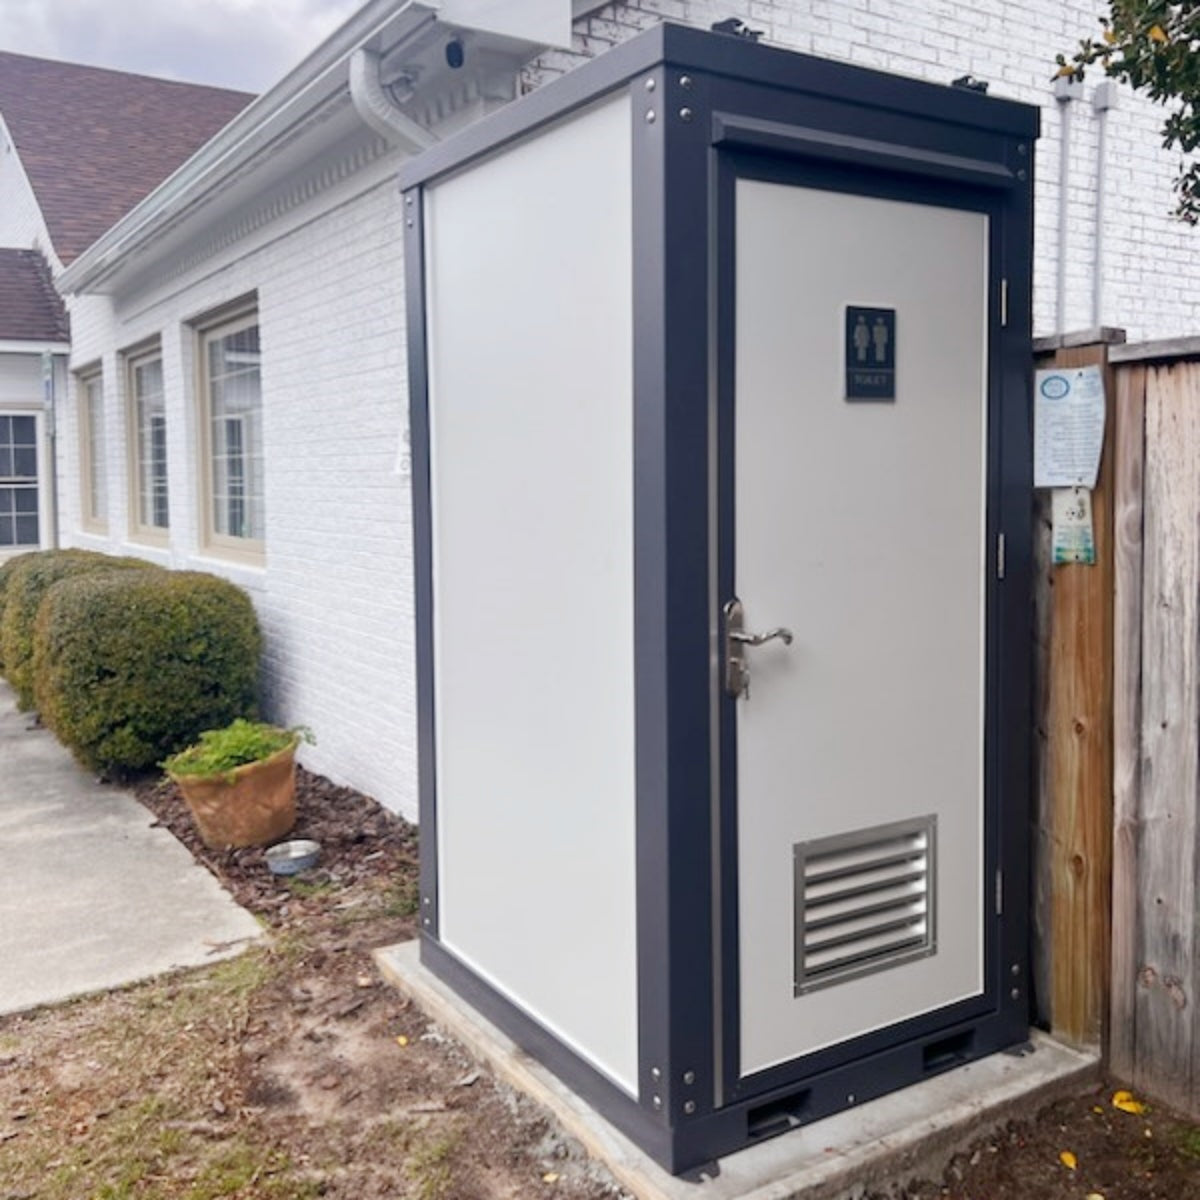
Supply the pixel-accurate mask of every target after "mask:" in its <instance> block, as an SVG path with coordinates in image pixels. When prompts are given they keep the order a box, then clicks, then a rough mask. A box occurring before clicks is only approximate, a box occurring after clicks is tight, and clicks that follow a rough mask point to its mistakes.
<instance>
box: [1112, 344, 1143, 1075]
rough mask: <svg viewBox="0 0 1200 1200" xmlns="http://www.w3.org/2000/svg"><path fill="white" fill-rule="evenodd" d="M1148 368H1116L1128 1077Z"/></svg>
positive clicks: (1117, 919)
mask: <svg viewBox="0 0 1200 1200" xmlns="http://www.w3.org/2000/svg"><path fill="white" fill-rule="evenodd" d="M1145 422H1146V370H1145V368H1144V367H1140V366H1138V367H1131V368H1129V369H1127V370H1122V371H1119V372H1118V373H1117V412H1116V430H1115V438H1114V450H1115V463H1114V466H1115V480H1114V496H1113V529H1114V542H1113V557H1114V576H1115V578H1114V583H1115V593H1116V594H1115V610H1114V612H1113V877H1112V879H1113V884H1112V887H1113V892H1112V991H1111V996H1112V1000H1111V1005H1110V1011H1109V1041H1108V1052H1109V1065H1110V1067H1111V1069H1112V1070H1113V1072H1114V1073H1116V1074H1117V1075H1120V1076H1121V1077H1122V1078H1125V1079H1132V1078H1133V1074H1134V1070H1133V1064H1134V1040H1133V1014H1134V1000H1135V993H1136V987H1137V972H1138V962H1137V938H1136V927H1137V911H1138V905H1139V899H1138V878H1137V821H1138V810H1139V789H1138V782H1139V776H1140V760H1141V745H1142V729H1141V720H1142V715H1141V692H1142V480H1143V463H1144V458H1145V447H1146V439H1145Z"/></svg>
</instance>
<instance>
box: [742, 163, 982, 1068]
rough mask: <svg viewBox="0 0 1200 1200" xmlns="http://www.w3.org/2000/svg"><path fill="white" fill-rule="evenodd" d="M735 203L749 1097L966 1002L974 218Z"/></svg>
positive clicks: (976, 611) (977, 477)
mask: <svg viewBox="0 0 1200 1200" xmlns="http://www.w3.org/2000/svg"><path fill="white" fill-rule="evenodd" d="M734 202H735V217H734V219H733V225H732V227H733V230H734V237H735V261H736V268H735V288H736V294H735V306H736V317H735V331H736V332H735V339H734V340H735V366H734V373H733V380H734V384H733V387H734V401H733V403H734V417H733V437H734V443H735V449H734V451H733V485H732V486H733V519H732V525H733V528H732V533H733V547H734V551H733V578H734V592H735V597H729V598H727V599H730V600H732V599H734V598H736V600H737V601H740V604H741V609H740V611H739V610H738V609H737V608H730V609H728V619H727V621H726V624H725V626H724V627H725V632H726V637H727V638H729V637H730V635H732V640H729V641H727V642H726V649H727V652H728V653H729V655H730V656H731V657H733V658H734V660H735V663H734V666H733V668H731V673H730V672H727V673H726V677H725V678H724V679H723V686H724V688H725V691H726V698H725V700H724V703H726V704H731V705H733V706H734V713H735V716H734V717H733V727H734V729H735V736H736V763H737V766H736V797H737V798H736V812H737V822H736V828H737V878H738V886H737V921H736V929H737V949H736V961H737V971H736V973H737V988H738V1009H739V1022H738V1025H739V1044H740V1074H741V1077H742V1078H745V1077H747V1076H750V1075H752V1074H754V1073H755V1072H759V1071H763V1070H766V1069H768V1068H771V1067H773V1066H776V1065H778V1064H782V1063H786V1062H788V1061H791V1060H794V1059H796V1058H798V1057H801V1056H803V1055H806V1054H809V1053H812V1052H815V1051H818V1050H821V1049H823V1048H826V1047H830V1046H833V1045H835V1044H840V1043H845V1042H847V1041H849V1040H852V1039H855V1038H858V1037H860V1036H862V1035H865V1034H868V1033H871V1032H874V1031H876V1030H879V1029H883V1028H886V1027H888V1026H890V1025H894V1024H896V1023H898V1022H902V1021H905V1020H907V1019H909V1018H914V1017H918V1016H921V1015H923V1014H928V1013H931V1012H933V1011H934V1010H938V1009H941V1008H944V1007H946V1006H948V1005H951V1004H954V1003H956V1002H958V1001H962V1000H966V999H970V998H972V997H976V996H979V995H980V994H981V993H982V991H983V988H984V892H985V888H984V757H983V756H984V702H985V579H984V569H985V558H986V557H987V556H986V554H985V544H984V543H985V504H986V497H985V492H986V475H987V449H986V436H987V373H988V362H987V347H988V333H987V320H988V305H987V294H988V217H987V215H986V214H985V213H983V212H979V211H970V210H963V209H954V208H946V207H937V206H935V205H932V204H927V203H915V202H906V201H904V202H902V201H900V200H896V199H884V198H879V197H874V196H869V195H859V194H851V193H848V192H842V191H832V190H829V191H826V190H820V189H818V188H813V187H806V186H796V185H794V184H791V183H784V182H769V181H766V180H764V179H756V178H739V179H738V180H737V181H736V185H735V193H734ZM739 623H740V627H739ZM785 631H786V632H785ZM773 632H774V636H770V637H769V639H768V640H765V641H762V642H761V644H757V645H756V644H753V642H752V641H747V640H744V639H746V638H753V637H755V636H760V637H761V636H763V635H771V634H772V633H773ZM739 633H740V634H741V635H742V636H741V637H740V638H739ZM788 635H790V644H789V640H788ZM739 672H744V673H748V692H743V693H742V694H740V695H739V696H738V698H736V699H733V698H732V696H731V695H730V693H732V692H736V691H738V690H739V689H740V688H741V685H742V684H743V683H745V682H746V680H745V679H744V678H742V677H741V675H740V674H739Z"/></svg>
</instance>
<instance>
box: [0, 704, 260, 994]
mask: <svg viewBox="0 0 1200 1200" xmlns="http://www.w3.org/2000/svg"><path fill="white" fill-rule="evenodd" d="M30 724H31V720H30V718H29V716H28V714H25V713H19V712H17V710H16V703H15V700H14V698H13V693H12V691H11V689H10V688H9V687H8V685H7V684H5V683H3V682H0V1013H7V1012H16V1011H19V1010H21V1009H26V1008H33V1007H35V1006H37V1005H40V1004H50V1003H53V1002H55V1001H59V1000H65V999H67V998H68V997H70V996H77V995H81V994H83V993H86V992H95V991H101V990H103V989H105V988H110V987H116V986H120V985H122V984H127V983H133V982H136V981H137V980H139V979H147V978H149V977H150V976H153V975H157V974H159V973H160V972H162V971H168V970H171V969H172V968H174V967H187V966H195V965H198V964H200V963H210V962H213V961H215V960H216V959H218V958H227V957H229V956H230V955H233V954H237V953H238V952H240V951H241V950H243V949H244V948H245V947H246V945H247V944H248V943H249V942H250V941H252V940H255V939H257V938H259V937H261V936H262V930H261V928H260V927H259V925H258V922H257V921H255V920H254V918H253V917H252V916H251V915H250V914H249V913H248V912H246V911H245V910H244V909H242V908H239V907H238V905H236V904H235V903H234V902H233V900H232V899H231V898H230V897H229V895H228V894H227V893H226V892H225V891H224V890H223V889H222V888H221V886H220V885H219V884H218V883H217V881H216V880H215V879H214V878H213V877H212V876H211V875H210V874H209V873H208V872H207V871H206V870H205V869H204V868H203V867H201V866H198V865H197V864H196V863H195V861H194V860H193V858H192V856H191V855H190V854H189V853H188V852H187V850H185V849H184V848H183V846H182V845H180V844H179V842H177V841H176V840H175V839H174V838H173V837H172V836H171V835H170V834H169V833H168V832H167V831H166V830H165V829H152V828H151V822H152V820H153V817H152V816H151V814H150V813H149V812H148V811H147V810H146V809H145V808H143V807H142V806H141V805H140V804H139V803H138V802H137V801H136V800H135V799H134V798H133V797H132V796H131V795H129V794H128V793H127V792H124V791H121V790H120V789H118V788H115V787H111V786H109V785H106V784H100V783H97V782H96V781H95V780H94V779H93V778H92V777H91V776H90V775H88V774H87V773H86V772H84V771H83V770H82V769H81V768H80V767H78V766H77V765H76V763H75V761H74V760H73V759H72V758H71V755H70V754H69V753H68V752H67V751H66V750H64V749H63V748H62V746H60V745H59V744H58V742H57V741H56V740H55V739H54V737H53V736H52V735H51V734H49V733H47V732H46V731H45V730H44V729H30V728H29V726H30Z"/></svg>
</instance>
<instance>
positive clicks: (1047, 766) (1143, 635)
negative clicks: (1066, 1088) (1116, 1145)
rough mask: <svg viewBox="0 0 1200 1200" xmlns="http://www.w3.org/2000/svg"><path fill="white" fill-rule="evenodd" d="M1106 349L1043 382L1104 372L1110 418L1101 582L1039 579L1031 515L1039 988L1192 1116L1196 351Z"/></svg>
mask: <svg viewBox="0 0 1200 1200" xmlns="http://www.w3.org/2000/svg"><path fill="white" fill-rule="evenodd" d="M1113 342H1114V339H1112V338H1111V337H1110V338H1106V339H1104V342H1103V343H1102V344H1095V345H1090V346H1082V347H1078V346H1077V347H1072V346H1063V345H1060V346H1057V347H1054V348H1052V349H1051V352H1050V353H1049V355H1048V356H1047V357H1046V358H1045V359H1044V360H1043V363H1042V364H1040V365H1049V363H1054V364H1055V365H1059V366H1074V365H1082V364H1083V363H1086V362H1100V363H1104V364H1106V373H1107V382H1108V398H1109V420H1108V426H1107V435H1106V439H1105V450H1104V465H1103V468H1102V472H1101V479H1100V483H1099V487H1098V488H1097V491H1096V494H1095V497H1094V505H1093V507H1094V511H1095V521H1096V545H1097V564H1096V566H1095V567H1084V566H1050V565H1049V562H1048V554H1047V553H1046V549H1045V547H1046V545H1047V541H1048V528H1047V522H1046V519H1045V510H1044V509H1043V508H1041V507H1039V510H1038V544H1039V545H1040V546H1041V547H1042V551H1041V555H1040V562H1039V571H1038V577H1039V584H1038V589H1037V596H1036V601H1035V602H1036V605H1037V629H1038V673H1037V675H1038V681H1039V685H1038V696H1037V713H1036V715H1035V720H1036V723H1037V732H1038V739H1037V745H1038V747H1039V761H1038V777H1037V803H1036V805H1035V810H1036V819H1035V826H1036V827H1035V831H1034V855H1035V878H1036V879H1037V881H1038V883H1037V889H1036V892H1035V896H1034V913H1035V930H1034V945H1035V973H1034V978H1035V989H1036V993H1037V996H1038V1009H1039V1013H1040V1015H1041V1017H1042V1018H1043V1020H1045V1021H1046V1022H1047V1023H1048V1024H1049V1025H1050V1027H1051V1028H1052V1030H1053V1031H1054V1032H1056V1033H1058V1034H1059V1035H1060V1036H1062V1037H1064V1038H1066V1039H1067V1040H1070V1041H1075V1042H1092V1043H1095V1042H1101V1043H1102V1044H1103V1045H1104V1048H1105V1050H1106V1052H1107V1057H1108V1062H1109V1066H1110V1068H1111V1070H1112V1072H1113V1073H1114V1074H1115V1075H1117V1076H1118V1077H1120V1078H1122V1079H1125V1080H1127V1081H1129V1082H1131V1083H1133V1084H1134V1085H1135V1086H1136V1087H1138V1088H1140V1089H1141V1090H1143V1091H1145V1092H1146V1093H1148V1094H1150V1095H1153V1096H1156V1097H1159V1098H1160V1099H1162V1100H1165V1101H1167V1102H1168V1103H1170V1104H1173V1105H1174V1106H1176V1107H1178V1108H1180V1109H1183V1110H1185V1111H1188V1112H1191V1113H1193V1114H1196V1115H1200V884H1198V874H1200V811H1198V810H1200V338H1197V339H1187V340H1182V341H1176V342H1162V343H1147V344H1144V345H1136V346H1126V345H1121V344H1113ZM1038 503H1039V506H1041V505H1042V504H1043V503H1044V500H1043V499H1041V498H1039V501H1038Z"/></svg>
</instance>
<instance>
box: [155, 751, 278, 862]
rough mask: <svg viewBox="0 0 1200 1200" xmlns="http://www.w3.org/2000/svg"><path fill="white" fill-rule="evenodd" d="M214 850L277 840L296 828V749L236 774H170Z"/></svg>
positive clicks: (200, 829)
mask: <svg viewBox="0 0 1200 1200" xmlns="http://www.w3.org/2000/svg"><path fill="white" fill-rule="evenodd" d="M171 778H172V779H173V780H174V781H175V782H176V783H177V784H178V785H179V790H180V791H181V792H183V798H184V799H185V800H186V801H187V803H188V807H189V808H190V809H191V810H192V819H193V820H194V821H195V822H196V828H197V829H198V830H199V831H200V837H201V838H202V839H203V841H204V844H205V845H206V846H208V847H209V848H210V849H213V850H224V849H226V848H227V847H239V846H261V845H264V844H265V843H267V842H274V841H277V840H278V839H279V838H281V837H283V835H284V834H285V833H288V832H290V830H291V829H292V826H294V825H295V824H296V747H295V746H287V747H285V748H284V749H283V750H279V751H277V752H276V753H275V754H272V755H271V757H270V758H265V759H263V760H262V762H253V763H247V764H246V765H245V766H243V767H236V768H234V770H233V772H232V775H172V776H171Z"/></svg>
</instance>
